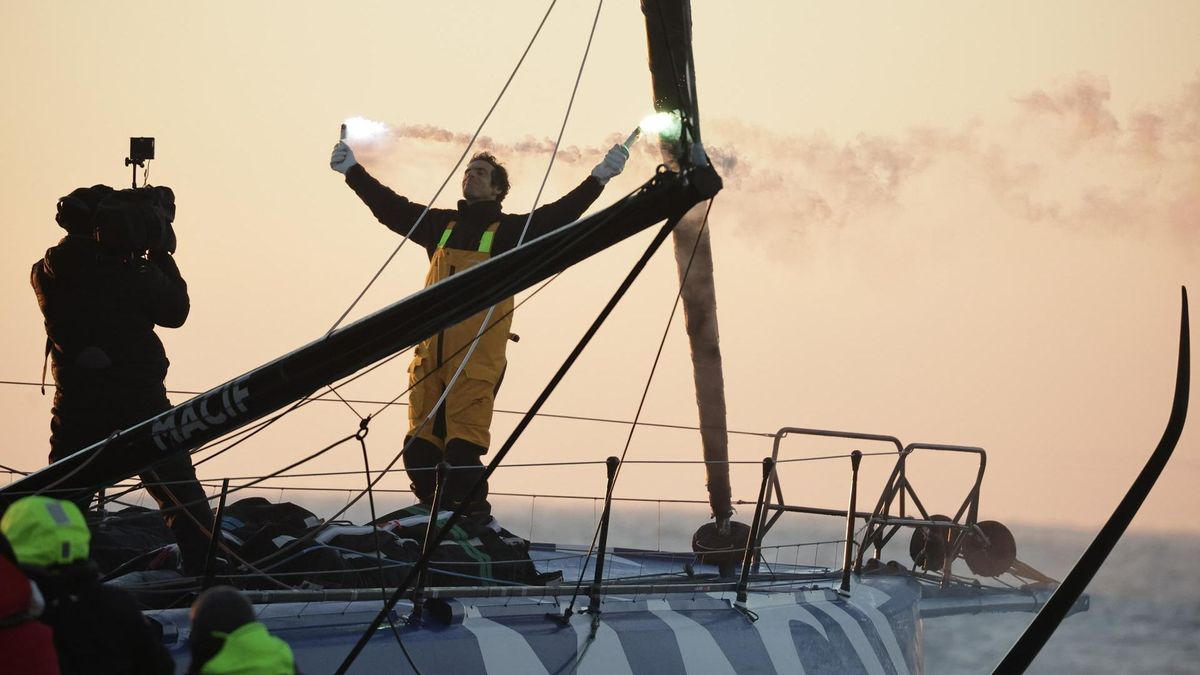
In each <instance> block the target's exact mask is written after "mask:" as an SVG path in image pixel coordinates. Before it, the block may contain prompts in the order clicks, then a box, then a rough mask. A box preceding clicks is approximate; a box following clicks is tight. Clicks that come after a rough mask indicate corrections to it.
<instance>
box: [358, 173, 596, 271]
mask: <svg viewBox="0 0 1200 675" xmlns="http://www.w3.org/2000/svg"><path fill="white" fill-rule="evenodd" d="M346 184H347V185H349V186H350V187H351V189H353V190H354V192H355V194H357V195H358V197H359V199H361V200H363V202H364V203H365V204H366V205H367V206H368V207H369V208H370V209H371V213H372V214H374V215H375V218H376V219H378V220H379V222H381V223H383V224H384V225H386V226H387V227H388V229H390V230H392V231H393V232H397V233H399V234H402V235H407V234H408V231H409V230H410V229H412V226H413V223H414V222H416V220H417V218H419V217H420V216H421V213H423V212H424V211H425V206H423V205H421V204H417V203H416V202H413V201H410V200H408V199H407V198H405V197H401V196H400V195H398V194H396V193H395V192H393V191H392V190H391V189H390V188H388V187H387V186H385V185H383V184H382V183H380V182H379V181H378V180H376V179H375V177H374V176H372V175H371V174H369V173H367V170H366V169H364V168H363V166H362V165H361V164H356V165H354V166H352V167H350V170H349V171H347V172H346ZM603 190H604V186H603V185H601V184H600V181H598V180H596V178H594V177H592V176H588V177H587V178H585V179H584V180H583V182H582V183H580V184H579V185H578V186H576V188H575V189H574V190H571V191H570V192H568V193H567V194H565V195H563V197H562V198H561V199H559V200H557V201H554V202H551V203H549V204H545V205H543V206H539V207H538V208H537V209H535V210H534V212H533V218H532V219H530V218H529V214H519V215H518V214H511V213H502V212H501V211H500V202H496V201H483V202H476V203H474V204H468V203H467V202H466V200H459V202H458V208H457V209H429V212H428V213H426V214H425V217H424V218H423V219H422V220H421V223H420V224H419V225H418V226H417V229H415V230H413V233H412V235H411V236H410V237H409V238H410V239H412V241H414V242H416V243H417V244H420V245H421V246H424V247H425V251H426V252H427V253H428V254H429V255H430V256H431V257H432V256H433V252H434V251H435V250H437V245H438V241H439V240H440V239H441V237H442V232H444V231H445V229H446V225H447V224H448V223H450V222H451V221H454V222H455V226H454V230H453V232H452V233H451V235H450V240H449V241H448V242H446V248H456V249H466V250H469V251H473V250H475V249H476V248H477V247H478V246H479V239H480V237H482V236H483V232H484V231H485V230H487V228H488V227H489V226H490V225H491V224H492V223H494V222H496V221H500V227H499V228H498V229H497V230H496V237H495V239H493V240H492V255H500V254H501V253H504V252H506V251H509V250H511V249H513V248H516V246H517V242H518V241H520V240H521V231H522V230H524V229H525V223H526V221H527V220H528V221H529V230H528V232H526V233H525V239H524V241H529V240H531V239H535V238H537V237H540V236H542V235H543V234H547V233H549V232H553V231H554V230H556V229H558V228H560V227H563V226H564V225H570V224H571V223H573V222H575V221H576V220H578V219H579V217H580V216H581V215H583V212H584V211H587V209H588V207H589V206H591V205H592V202H594V201H596V199H597V198H598V197H599V196H600V193H601V192H602V191H603Z"/></svg>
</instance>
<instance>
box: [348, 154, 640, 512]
mask: <svg viewBox="0 0 1200 675" xmlns="http://www.w3.org/2000/svg"><path fill="white" fill-rule="evenodd" d="M628 156H629V151H628V150H627V149H626V148H625V147H624V146H621V145H614V146H613V147H612V149H610V150H609V151H608V153H607V154H606V155H605V157H604V159H603V160H602V161H601V162H600V163H599V164H597V165H596V167H595V168H594V169H592V172H591V175H589V176H588V177H587V178H585V179H584V181H583V182H582V183H580V184H579V185H578V186H577V187H576V188H575V189H573V190H571V191H570V192H568V193H567V194H566V195H565V196H563V197H562V198H561V199H559V200H557V201H554V202H551V203H549V204H546V205H544V206H541V207H539V208H537V209H535V210H534V211H533V214H532V216H530V215H529V214H520V215H518V214H506V213H502V212H501V210H500V209H501V206H500V205H501V202H502V201H503V200H504V197H505V196H506V195H507V194H508V190H509V181H508V172H507V171H506V170H505V168H504V166H502V165H501V164H500V163H499V162H498V161H497V160H496V158H495V157H493V156H492V155H491V154H489V153H482V152H481V153H478V154H476V155H475V156H474V157H472V158H471V162H470V163H469V164H468V165H467V169H466V171H465V172H464V173H463V179H462V193H463V198H462V200H460V201H459V202H458V208H456V209H433V208H429V209H427V207H426V206H424V205H422V204H417V203H414V202H412V201H410V200H408V199H406V198H404V197H401V196H400V195H397V194H396V193H395V192H393V191H392V190H391V189H389V188H387V187H386V186H384V185H383V184H382V183H380V182H379V181H378V180H376V179H375V178H374V177H372V176H371V175H370V174H369V173H367V171H366V169H364V168H363V166H362V165H361V164H359V163H358V162H357V161H356V160H355V158H354V152H353V151H352V150H351V149H350V147H349V146H348V145H346V143H345V142H339V143H338V144H337V145H336V146H334V149H333V154H332V156H331V158H330V162H329V165H330V167H331V168H332V169H333V170H335V171H338V172H339V173H343V174H345V176H346V184H347V185H349V186H350V187H351V188H352V189H353V190H354V192H355V194H357V195H358V197H359V198H360V199H362V201H363V202H364V203H365V204H366V205H367V207H369V208H370V209H371V213H372V214H374V216H375V218H376V219H378V220H379V222H380V223H383V224H384V225H386V226H387V227H388V228H389V229H391V230H392V231H394V232H396V233H398V234H401V235H407V236H408V237H409V239H411V240H412V241H413V242H415V243H417V244H420V245H421V246H423V247H424V248H425V250H426V252H427V253H428V254H429V273H428V274H427V275H426V277H425V285H426V286H427V287H428V286H430V285H433V284H435V283H437V282H438V281H441V280H442V279H445V278H447V277H449V276H450V275H452V274H456V273H458V272H462V271H463V270H465V269H468V268H470V267H472V266H474V265H476V264H478V263H480V262H483V261H484V260H487V259H488V258H490V257H492V256H493V255H499V254H501V253H504V252H506V251H508V250H511V249H512V248H515V247H516V246H517V245H518V244H519V243H520V242H521V241H529V240H530V239H534V238H536V237H540V236H542V235H544V234H546V233H548V232H551V231H553V230H556V229H558V228H560V227H563V226H565V225H568V224H570V223H572V222H574V221H575V220H577V219H578V218H579V217H580V216H581V215H583V212H584V211H586V210H587V208H588V207H589V206H591V205H592V202H594V201H596V199H597V198H598V197H599V196H600V193H601V191H603V189H604V184H605V183H607V182H608V180H609V179H610V178H612V177H613V176H616V175H618V174H619V173H621V171H622V170H623V169H624V168H625V160H626V159H627V158H628ZM422 214H424V217H422ZM418 219H420V222H419V223H418V222H417V221H418ZM414 223H416V227H415V228H414V227H413V225H414ZM526 223H528V229H527V231H525V234H524V239H522V238H521V235H522V231H524V230H526ZM410 230H412V231H411V233H410V232H409V231H410ZM512 309H513V301H512V298H508V299H506V300H503V301H501V302H500V303H499V304H497V305H496V308H495V312H493V314H492V319H491V323H492V324H493V325H491V326H490V327H489V329H488V330H487V331H486V332H485V333H484V334H483V336H482V337H481V338H480V340H479V344H478V346H477V347H476V348H475V351H474V353H473V354H472V355H471V358H470V360H469V361H467V365H466V367H465V368H464V370H463V374H462V375H461V376H459V379H458V381H457V382H456V383H455V384H454V386H453V387H452V388H451V389H450V393H449V394H448V395H447V397H446V401H445V403H444V405H443V406H442V407H441V408H440V409H438V410H436V411H433V406H435V405H436V404H437V401H438V399H439V398H440V397H441V396H442V394H443V392H445V390H446V386H447V384H448V382H449V380H450V378H452V377H453V376H454V373H455V372H456V371H457V370H458V367H459V364H460V363H461V362H462V359H463V358H464V357H465V356H466V353H467V351H468V346H469V345H470V342H471V340H473V339H474V338H475V336H476V334H478V332H479V328H480V326H481V325H482V323H483V319H484V317H485V316H486V315H487V312H486V310H485V311H483V312H480V313H479V314H476V315H475V316H472V317H470V318H468V319H467V320H465V321H463V322H461V323H458V324H456V325H454V326H451V327H449V328H447V329H445V330H444V331H442V332H441V333H438V334H437V335H435V336H433V337H431V338H429V339H428V340H425V341H424V342H422V343H421V344H419V345H417V348H416V351H415V354H414V356H413V361H412V365H411V366H410V367H409V384H410V385H411V386H412V390H411V392H410V393H409V432H408V436H407V437H406V438H405V444H406V445H407V447H408V449H407V450H406V451H405V453H404V466H405V469H406V470H407V472H408V475H409V478H410V480H412V489H413V493H414V494H415V495H416V496H417V498H418V499H419V500H421V501H422V502H423V503H428V502H430V501H432V499H433V493H434V488H435V484H436V481H435V477H434V471H433V467H435V466H436V465H437V463H438V462H440V461H442V459H445V460H446V462H447V463H448V464H450V466H451V467H452V468H453V470H452V471H451V472H450V476H449V477H448V478H447V481H446V487H445V492H446V498H447V501H446V503H447V504H450V505H457V504H459V503H461V502H462V501H463V500H464V499H465V498H466V496H467V492H469V491H470V489H471V486H472V485H474V484H475V482H476V481H477V480H478V479H479V477H480V475H481V474H482V473H483V462H482V460H481V457H482V455H483V454H484V453H486V452H487V450H488V445H489V444H490V442H491V434H490V432H489V429H490V427H491V423H492V408H493V404H494V402H495V395H496V390H497V389H498V388H499V386H500V381H501V379H502V378H503V377H504V369H505V366H506V364H507V360H506V358H505V347H506V345H507V342H508V339H509V335H510V333H509V330H510V328H511V323H512ZM431 412H432V413H433V420H432V421H431V422H430V423H425V419H426V418H427V417H429V416H430V414H431ZM486 497H487V486H486V485H485V486H484V489H483V491H482V492H481V494H480V495H478V497H477V499H478V501H476V502H475V503H473V504H470V505H468V507H469V510H470V511H471V512H472V513H474V514H486V513H488V512H489V510H490V507H489V505H488V503H487V501H486Z"/></svg>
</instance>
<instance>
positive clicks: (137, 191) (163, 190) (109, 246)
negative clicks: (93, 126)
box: [54, 138, 176, 258]
mask: <svg viewBox="0 0 1200 675" xmlns="http://www.w3.org/2000/svg"><path fill="white" fill-rule="evenodd" d="M129 155H130V156H129V157H126V158H125V164H126V165H127V166H128V165H133V167H134V182H133V187H130V188H128V189H125V190H114V189H113V188H111V187H109V186H107V185H93V186H91V187H81V188H77V189H75V190H73V191H71V193H70V194H68V195H66V196H65V197H62V198H60V199H59V200H58V213H57V214H56V215H55V217H54V219H55V221H56V222H58V224H59V225H60V226H62V228H63V229H64V230H66V231H67V232H70V233H71V234H75V235H80V236H85V237H89V238H92V239H95V240H96V242H97V243H98V244H99V246H100V249H101V251H103V252H104V253H105V254H107V255H110V256H113V257H116V258H136V257H141V256H142V255H143V254H145V253H146V252H148V251H167V252H169V253H174V252H175V244H176V240H175V230H174V229H173V228H172V223H174V221H175V193H174V192H173V191H172V190H171V188H169V187H161V186H159V187H155V186H146V185H143V186H142V187H138V186H137V180H136V179H137V173H136V171H137V167H144V166H145V163H146V161H148V160H151V159H154V139H153V138H130V139H129Z"/></svg>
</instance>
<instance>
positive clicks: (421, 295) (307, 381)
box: [0, 167, 721, 510]
mask: <svg viewBox="0 0 1200 675" xmlns="http://www.w3.org/2000/svg"><path fill="white" fill-rule="evenodd" d="M720 189H721V179H720V177H719V176H717V174H716V172H715V171H713V170H712V168H711V167H695V168H689V169H688V170H687V171H685V172H683V173H675V172H670V171H660V172H659V173H658V174H657V175H656V176H655V177H654V178H653V179H651V180H650V181H648V182H647V183H646V184H644V185H643V186H642V187H641V188H640V189H639V190H637V191H635V192H634V193H632V194H630V195H628V196H626V197H625V198H623V199H621V200H620V201H618V202H616V203H615V204H613V205H611V206H609V207H607V208H605V209H604V210H602V211H600V212H598V213H595V214H593V215H591V216H589V217H587V218H584V219H582V220H579V221H577V222H576V223H574V224H572V225H569V226H567V227H564V228H562V229H559V230H556V231H554V232H552V233H550V234H547V235H545V236H542V237H538V238H537V239H533V240H531V241H529V242H526V243H525V244H524V245H522V246H520V247H518V248H515V249H513V250H512V251H509V252H507V253H505V254H503V255H499V256H496V257H495V258H492V259H491V260H488V261H487V262H484V263H482V264H479V265H477V266H475V267H472V268H471V269H470V270H468V271H466V272H463V273H462V274H456V275H454V276H451V277H449V278H448V279H446V280H444V281H442V282H440V283H438V284H435V285H434V286H431V287H429V288H426V289H424V290H421V291H418V292H417V293H414V294H412V295H410V296H408V297H407V298H405V299H403V300H400V301H399V302H396V303H394V304H392V305H389V306H388V307H386V308H384V309H381V310H379V311H377V312H375V313H374V314H371V315H370V316H367V317H365V318H362V319H360V320H358V321H355V322H353V323H351V324H348V325H346V326H345V327H343V328H342V329H340V330H338V331H335V332H333V333H331V334H329V335H328V336H326V337H324V338H322V339H319V340H316V341H314V342H311V343H309V344H308V345H306V346H304V347H301V348H300V349H297V350H296V351H294V352H292V353H290V354H287V355H285V356H282V357H280V358H278V359H276V360H274V361H272V362H270V363H267V364H266V365H263V366H260V367H258V368H256V369H254V370H252V371H250V372H248V373H246V374H244V375H241V376H239V377H236V378H234V379H232V380H230V381H228V382H226V383H224V384H222V385H220V386H218V387H215V388H213V389H211V390H209V391H207V392H205V393H203V394H200V395H198V396H196V397H194V398H192V399H190V400H188V401H186V402H184V403H181V404H179V405H177V406H175V407H174V408H171V409H170V410H168V411H166V412H163V413H161V414H159V415H157V416H155V417H153V418H151V419H148V420H145V421H143V422H141V423H139V424H137V425H135V426H133V427H130V428H129V429H126V430H124V431H122V432H121V433H120V434H118V435H117V436H115V437H113V438H111V439H109V440H107V441H105V442H99V443H96V444H94V445H92V446H90V447H87V448H84V449H83V450H80V451H79V452H76V453H75V454H73V455H71V456H69V457H66V458H64V459H62V460H61V461H58V462H56V463H54V464H51V465H50V466H48V467H46V468H44V469H42V470H40V471H37V472H35V473H33V474H30V475H29V476H26V477H24V478H22V479H21V480H18V481H15V482H13V483H10V484H9V485H7V486H4V487H2V488H0V510H3V509H4V508H6V507H7V505H8V504H10V503H12V502H13V501H15V500H16V499H18V498H20V497H22V496H25V495H29V494H35V493H43V494H53V495H54V496H56V497H61V498H71V497H72V496H75V495H78V494H81V493H87V492H91V491H94V490H95V489H97V488H100V487H104V486H108V485H112V484H114V483H116V482H118V481H121V480H124V479H126V478H128V477H130V476H133V475H135V474H138V473H141V472H142V471H144V470H145V469H147V468H149V467H151V466H152V465H154V464H155V463H157V462H159V461H161V460H162V459H164V458H165V457H167V456H168V455H171V454H174V453H181V452H189V451H191V450H192V449H194V448H197V447H199V446H201V445H203V444H205V443H208V442H209V441H212V440H214V439H217V438H220V437H221V436H224V435H225V434H228V433H230V432H231V431H234V430H236V429H238V428H240V427H242V426H245V425H247V424H249V423H251V422H253V421H255V420H258V419H260V418H262V417H265V416H266V415H269V414H270V413H272V412H275V411H276V410H279V409H280V408H283V407H284V406H286V405H288V404H290V403H292V402H294V401H297V400H299V399H301V398H303V397H305V396H308V395H309V394H311V393H313V392H314V391H316V390H317V389H319V388H320V387H322V386H325V385H326V384H329V383H331V382H334V381H336V380H338V379H341V378H343V377H346V376H348V375H350V374H352V373H354V372H356V371H358V370H359V369H361V368H363V367H365V366H367V365H370V364H371V363H374V362H376V361H378V360H380V359H382V358H385V357H387V356H389V355H391V354H394V353H396V352H398V351H401V350H404V349H407V348H409V347H411V346H413V345H415V344H417V343H418V342H420V341H421V340H424V339H425V338H427V337H429V336H431V335H433V334H435V333H437V332H438V331H440V330H443V329H445V328H446V327H449V326H452V325H454V324H456V323H458V322H460V321H462V320H464V319H466V318H467V317H470V316H472V315H473V314H476V313H477V312H480V311H482V310H484V309H487V308H488V307H491V306H492V305H495V304H496V303H498V302H500V301H501V300H503V299H504V298H507V297H509V296H511V295H513V294H515V293H518V292H520V291H522V290H525V289H527V288H529V287H531V286H533V285H534V284H536V283H538V282H540V281H542V280H544V279H547V278H549V277H550V276H552V275H554V274H557V273H558V272H561V271H563V270H564V269H566V268H568V267H570V266H571V265H574V264H575V263H578V262H580V261H582V260H584V259H586V258H588V257H590V256H592V255H593V254H595V253H598V252H600V251H602V250H604V249H606V248H608V247H610V246H612V245H614V244H616V243H619V242H621V241H623V240H624V239H627V238H629V237H631V236H633V235H635V234H637V233H638V232H641V231H642V230H644V229H646V228H648V227H650V226H651V225H654V224H655V223H659V222H661V221H663V220H666V219H667V218H670V217H674V216H678V215H679V214H682V213H683V212H686V211H687V210H688V209H690V208H691V207H693V206H695V205H696V204H698V203H700V202H702V201H704V200H707V199H709V198H711V197H712V196H713V195H715V194H716V193H717V192H718V191H719V190H720Z"/></svg>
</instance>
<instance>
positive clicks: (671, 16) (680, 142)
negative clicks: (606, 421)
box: [642, 0, 733, 529]
mask: <svg viewBox="0 0 1200 675" xmlns="http://www.w3.org/2000/svg"><path fill="white" fill-rule="evenodd" d="M642 13H643V14H644V15H645V17H646V35H647V40H648V43H649V45H648V46H649V53H650V74H651V78H652V81H653V87H654V107H655V110H657V111H658V112H660V113H678V114H679V116H680V121H681V133H680V134H679V135H678V136H677V137H676V136H674V135H671V134H666V135H663V136H662V137H661V138H662V141H661V147H662V153H663V162H664V163H665V164H666V165H667V166H668V167H671V168H673V169H675V168H678V167H679V166H681V165H684V166H686V165H688V164H697V165H707V164H708V159H707V157H706V156H705V154H704V148H703V146H702V145H701V144H700V111H699V106H698V105H697V102H696V77H695V68H694V65H693V62H692V35H691V33H692V15H691V3H690V2H689V1H688V0H644V1H643V3H642ZM706 214H707V209H706V207H705V205H697V206H695V207H693V208H692V209H691V210H690V211H689V212H688V214H687V215H686V216H684V218H683V220H682V221H680V223H679V225H677V226H676V227H675V231H674V233H673V234H672V236H673V237H674V243H675V261H676V264H677V267H678V269H679V278H680V283H681V284H682V299H683V315H684V320H685V323H686V325H687V334H688V341H689V343H690V345H691V351H692V371H693V376H694V379H695V383H696V404H697V407H698V409H699V417H700V442H701V445H702V447H703V449H704V460H705V467H706V471H707V483H708V501H709V506H710V507H711V508H712V514H713V517H714V518H716V521H717V524H718V525H719V526H724V525H725V524H727V523H728V521H729V519H730V517H732V515H733V507H732V505H731V494H730V486H729V464H728V460H729V434H728V431H727V428H726V417H725V376H724V373H723V371H722V367H721V343H720V334H719V331H718V327H717V294H716V285H715V283H714V281H713V259H712V245H711V241H710V238H709V234H708V228H707V227H705V225H706ZM722 529H723V527H722Z"/></svg>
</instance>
